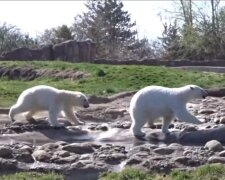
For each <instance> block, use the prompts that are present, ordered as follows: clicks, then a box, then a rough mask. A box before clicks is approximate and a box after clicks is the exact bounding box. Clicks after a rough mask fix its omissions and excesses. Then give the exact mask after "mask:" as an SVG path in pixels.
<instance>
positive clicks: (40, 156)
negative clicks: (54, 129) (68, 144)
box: [32, 150, 52, 162]
mask: <svg viewBox="0 0 225 180" xmlns="http://www.w3.org/2000/svg"><path fill="white" fill-rule="evenodd" d="M32 155H33V157H34V158H35V159H36V160H37V161H42V162H49V160H50V159H51V157H52V154H50V153H48V152H46V151H44V150H35V151H34V152H33V154H32Z"/></svg>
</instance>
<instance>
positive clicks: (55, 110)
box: [9, 85, 89, 126]
mask: <svg viewBox="0 0 225 180" xmlns="http://www.w3.org/2000/svg"><path fill="white" fill-rule="evenodd" d="M75 106H80V107H84V108H88V107H89V102H88V99H87V97H86V96H85V95H84V94H83V93H81V92H77V91H74V92H73V91H67V90H59V89H56V88H53V87H50V86H45V85H38V86H35V87H32V88H29V89H26V90H25V91H23V92H22V93H21V95H20V96H19V98H18V100H17V103H16V104H14V105H13V106H12V107H11V108H10V111H9V117H10V118H11V120H12V121H15V120H14V116H15V115H16V114H19V113H24V112H26V114H25V118H26V119H27V120H29V119H32V118H33V117H32V116H33V115H34V114H35V113H36V112H38V111H44V110H47V111H48V112H49V117H48V120H49V123H50V125H51V126H61V125H60V124H59V122H58V121H57V117H58V114H59V112H60V111H62V112H64V114H65V116H66V117H67V118H68V120H69V121H71V122H72V123H74V124H75V125H77V124H83V122H81V121H79V120H78V118H77V117H76V115H75V114H74V112H73V108H74V107H75Z"/></svg>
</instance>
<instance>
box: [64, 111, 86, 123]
mask: <svg viewBox="0 0 225 180" xmlns="http://www.w3.org/2000/svg"><path fill="white" fill-rule="evenodd" d="M63 111H64V113H65V116H66V117H67V119H68V120H69V121H70V122H72V123H73V124H75V125H82V124H84V122H82V121H80V120H79V119H78V117H77V116H76V115H75V113H74V112H73V108H69V109H66V108H64V109H63Z"/></svg>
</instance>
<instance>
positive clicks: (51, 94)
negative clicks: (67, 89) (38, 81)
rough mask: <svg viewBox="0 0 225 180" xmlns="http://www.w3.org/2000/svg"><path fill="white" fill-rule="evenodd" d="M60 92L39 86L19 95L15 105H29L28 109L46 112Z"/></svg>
mask: <svg viewBox="0 0 225 180" xmlns="http://www.w3.org/2000/svg"><path fill="white" fill-rule="evenodd" d="M59 92H60V91H59V90H58V89H56V88H53V87H50V86H45V85H39V86H35V87H32V88H29V89H27V90H25V91H23V92H22V93H21V95H20V96H19V98H18V101H17V104H18V105H19V104H23V105H25V106H26V104H27V105H29V106H30V108H31V109H32V107H35V109H37V108H38V109H40V110H48V108H49V107H50V105H51V103H52V102H55V100H56V98H57V94H58V93H59Z"/></svg>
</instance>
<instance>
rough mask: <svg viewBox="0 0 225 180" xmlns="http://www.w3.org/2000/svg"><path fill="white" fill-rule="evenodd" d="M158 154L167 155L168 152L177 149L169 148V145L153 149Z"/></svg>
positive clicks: (170, 152)
mask: <svg viewBox="0 0 225 180" xmlns="http://www.w3.org/2000/svg"><path fill="white" fill-rule="evenodd" d="M153 151H154V152H155V153H157V154H161V155H167V154H172V153H173V152H174V151H175V149H174V148H168V147H159V148H156V149H154V150H153Z"/></svg>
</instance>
